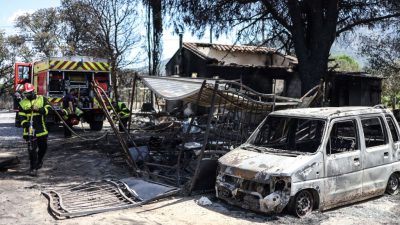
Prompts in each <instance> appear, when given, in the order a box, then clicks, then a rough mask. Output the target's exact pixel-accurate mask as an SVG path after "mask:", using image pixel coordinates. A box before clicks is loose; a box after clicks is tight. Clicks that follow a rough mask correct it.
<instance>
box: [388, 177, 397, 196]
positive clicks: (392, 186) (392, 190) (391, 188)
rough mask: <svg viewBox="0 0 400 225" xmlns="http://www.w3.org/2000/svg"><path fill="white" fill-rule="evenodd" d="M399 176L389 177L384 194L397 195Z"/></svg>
mask: <svg viewBox="0 0 400 225" xmlns="http://www.w3.org/2000/svg"><path fill="white" fill-rule="evenodd" d="M399 186H400V182H399V176H398V175H397V174H395V173H393V174H392V175H390V177H389V180H388V183H387V186H386V193H388V194H389V195H396V194H398V193H399Z"/></svg>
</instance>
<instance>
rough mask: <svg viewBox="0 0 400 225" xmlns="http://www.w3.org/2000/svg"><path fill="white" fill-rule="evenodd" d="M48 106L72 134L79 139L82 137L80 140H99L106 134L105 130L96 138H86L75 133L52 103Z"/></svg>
mask: <svg viewBox="0 0 400 225" xmlns="http://www.w3.org/2000/svg"><path fill="white" fill-rule="evenodd" d="M50 107H51V109H52V110H53V111H54V112H55V114H56V115H57V117H58V118H59V119H60V120H61V122H62V123H63V124H64V126H65V127H66V128H67V129H68V130H69V131H71V133H73V134H74V135H76V136H77V137H78V138H80V139H82V140H85V141H98V140H100V139H102V138H104V137H105V136H107V135H108V131H107V132H105V133H104V134H103V135H102V136H100V137H98V138H86V137H83V136H81V135H79V134H77V133H76V132H75V131H74V130H73V129H72V128H71V127H70V126H69V125H68V124H67V122H66V121H65V120H64V118H63V117H62V116H61V115H60V113H58V111H57V109H55V108H54V107H53V106H52V105H50Z"/></svg>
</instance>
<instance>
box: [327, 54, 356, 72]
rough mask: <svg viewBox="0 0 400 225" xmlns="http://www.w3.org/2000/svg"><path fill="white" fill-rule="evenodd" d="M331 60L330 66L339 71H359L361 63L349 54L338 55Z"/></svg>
mask: <svg viewBox="0 0 400 225" xmlns="http://www.w3.org/2000/svg"><path fill="white" fill-rule="evenodd" d="M330 60H331V61H330V62H329V63H328V66H329V67H331V68H333V69H334V70H338V71H345V72H359V71H360V65H358V62H357V61H356V60H355V59H353V58H351V57H350V56H348V55H344V54H343V55H337V56H334V57H331V58H330Z"/></svg>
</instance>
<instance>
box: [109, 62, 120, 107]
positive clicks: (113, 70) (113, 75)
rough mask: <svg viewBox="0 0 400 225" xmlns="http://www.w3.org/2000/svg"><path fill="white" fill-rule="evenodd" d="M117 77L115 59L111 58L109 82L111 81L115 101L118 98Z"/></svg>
mask: <svg viewBox="0 0 400 225" xmlns="http://www.w3.org/2000/svg"><path fill="white" fill-rule="evenodd" d="M117 77H118V71H117V66H116V63H115V60H113V61H112V62H111V82H112V89H113V92H114V99H115V101H118V98H119V92H118V83H117V81H118V79H117Z"/></svg>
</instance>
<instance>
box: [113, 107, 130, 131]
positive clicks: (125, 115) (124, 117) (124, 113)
mask: <svg viewBox="0 0 400 225" xmlns="http://www.w3.org/2000/svg"><path fill="white" fill-rule="evenodd" d="M113 107H114V109H115V113H116V114H118V116H119V118H120V119H121V121H120V122H119V123H118V127H119V131H124V128H123V127H125V128H126V126H127V124H128V120H129V109H128V107H126V105H125V103H123V102H121V101H113Z"/></svg>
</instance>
